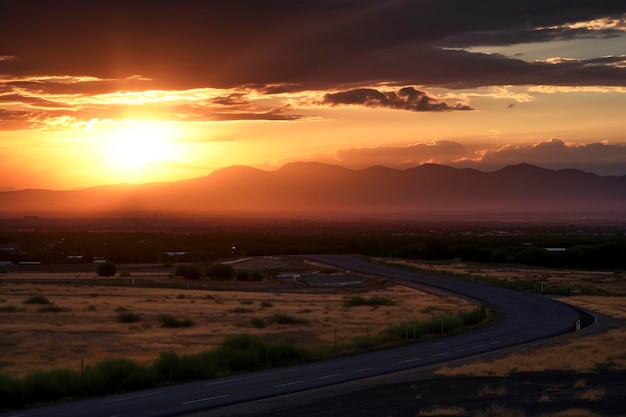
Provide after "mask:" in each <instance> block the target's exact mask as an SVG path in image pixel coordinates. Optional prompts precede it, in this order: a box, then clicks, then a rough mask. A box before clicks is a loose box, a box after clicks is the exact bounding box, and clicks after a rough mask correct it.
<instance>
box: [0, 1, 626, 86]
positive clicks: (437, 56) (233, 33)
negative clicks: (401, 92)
mask: <svg viewBox="0 0 626 417" xmlns="http://www.w3.org/2000/svg"><path fill="white" fill-rule="evenodd" d="M625 12H626V4H625V3H624V2H617V1H606V2H595V1H591V0H588V1H575V2H572V1H566V0H554V1H543V2H537V1H536V0H520V1H516V2H502V1H501V0H498V1H496V0H483V1H481V2H480V3H476V2H468V1H466V0H439V1H436V2H416V1H410V0H394V1H385V2H381V1H379V0H359V1H354V0H344V1H337V0H311V1H290V0H264V1H262V2H258V1H251V0H231V1H228V2H219V3H217V2H199V1H185V0H181V1H178V2H175V3H172V2H169V1H165V0H154V1H151V2H150V7H146V6H145V2H144V1H141V0H125V1H122V0H108V1H105V0H92V1H89V2H85V1H83V0H65V1H63V2H61V3H60V2H45V1H41V0H34V1H28V2H17V1H14V2H8V3H7V2H5V3H3V13H2V14H1V15H0V56H2V57H10V58H4V59H0V74H8V75H10V76H12V77H23V76H31V77H32V76H47V75H50V74H62V75H64V76H74V77H84V76H88V77H94V78H97V79H100V80H127V81H126V83H127V84H129V85H133V84H134V85H142V87H141V88H144V89H145V88H149V89H175V90H187V89H192V88H203V87H212V88H220V89H229V88H243V87H246V86H255V88H259V89H260V88H262V87H263V86H265V87H266V88H267V90H268V91H271V92H272V93H277V92H285V91H308V90H320V91H321V90H327V91H337V90H347V89H354V88H361V87H364V86H372V85H377V84H380V83H386V84H388V85H396V86H403V85H437V86H445V87H455V86H456V87H458V86H491V85H524V84H541V85H604V86H626V69H625V68H623V67H616V66H614V65H613V66H611V65H610V63H609V62H598V63H597V66H598V68H595V69H594V70H593V71H590V70H589V68H588V65H587V64H588V63H584V62H578V63H569V62H560V63H553V64H552V65H551V66H548V64H547V63H537V62H524V61H521V60H518V59H514V58H509V57H504V56H495V55H488V54H480V53H477V52H469V51H460V50H454V49H448V48H444V46H446V45H447V46H454V47H457V48H461V47H469V46H476V45H479V44H494V42H499V43H498V44H501V43H506V44H519V43H526V42H530V41H550V40H555V39H572V38H579V37H600V38H602V37H606V36H617V35H620V34H622V33H624V24H623V16H624V13H625ZM24 22H28V24H24ZM33 28H37V30H36V31H34V30H33ZM78 51H80V52H78ZM137 76H139V77H137ZM131 77H135V78H132V79H131ZM44 84H45V85H42V86H41V88H42V89H43V90H46V89H50V88H55V89H62V88H64V87H67V86H62V85H59V83H56V84H55V85H54V86H49V85H48V84H51V85H52V82H51V81H47V82H45V83H44ZM72 85H74V86H77V85H78V84H72ZM83 87H86V86H83V85H81V88H83ZM91 87H92V88H94V89H98V88H108V91H109V92H113V91H117V90H119V86H116V82H113V81H110V82H108V83H105V82H101V83H98V82H95V83H92V85H91Z"/></svg>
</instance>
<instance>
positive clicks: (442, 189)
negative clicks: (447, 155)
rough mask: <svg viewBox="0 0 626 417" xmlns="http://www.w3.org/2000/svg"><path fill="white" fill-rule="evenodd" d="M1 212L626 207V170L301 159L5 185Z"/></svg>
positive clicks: (346, 212) (407, 212) (335, 212)
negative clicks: (51, 187)
mask: <svg viewBox="0 0 626 417" xmlns="http://www.w3.org/2000/svg"><path fill="white" fill-rule="evenodd" d="M0 207H2V212H3V213H24V214H43V213H81V212H82V213H87V212H89V213H95V212H100V213H103V212H116V211H159V212H161V213H164V212H172V213H175V212H179V213H211V214H217V213H220V214H231V215H233V213H257V214H263V215H271V216H280V215H285V214H294V213H306V214H307V215H309V214H317V215H324V216H354V215H359V216H363V215H368V214H370V215H376V216H378V215H389V214H391V215H394V216H399V215H403V216H412V215H416V214H417V213H440V212H447V213H458V214H459V215H464V214H469V213H479V212H482V213H506V212H515V213H520V212H525V211H528V212H533V213H535V212H551V213H555V212H556V213H566V212H577V213H618V212H619V213H622V212H626V176H625V177H601V176H598V175H594V174H587V173H584V172H582V171H578V170H560V171H554V170H549V169H545V168H541V167H537V166H534V165H530V164H517V165H512V166H508V167H505V168H503V169H501V170H499V171H495V172H481V171H477V170H474V169H457V168H452V167H449V166H444V165H437V164H424V165H421V166H418V167H415V168H410V169H406V170H397V169H393V168H387V167H384V166H374V167H370V168H366V169H362V170H352V169H348V168H344V167H340V166H336V165H329V164H324V163H319V162H294V163H290V164H287V165H285V166H283V167H282V168H280V169H278V170H276V171H265V170H260V169H256V168H251V167H246V166H233V167H228V168H224V169H220V170H218V171H215V172H213V173H212V174H211V175H208V176H206V177H202V178H197V179H191V180H184V181H177V182H172V183H153V184H144V185H127V184H118V185H115V186H103V187H94V188H91V189H85V190H76V191H64V192H51V191H45V190H28V191H7V192H2V193H0Z"/></svg>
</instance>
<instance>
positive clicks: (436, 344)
mask: <svg viewBox="0 0 626 417" xmlns="http://www.w3.org/2000/svg"><path fill="white" fill-rule="evenodd" d="M441 345H443V342H439V343H433V346H441Z"/></svg>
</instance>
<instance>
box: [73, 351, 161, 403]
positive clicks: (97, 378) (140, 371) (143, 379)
mask: <svg viewBox="0 0 626 417" xmlns="http://www.w3.org/2000/svg"><path fill="white" fill-rule="evenodd" d="M156 383H157V374H156V372H155V371H154V369H153V368H152V367H151V366H146V365H142V364H139V363H137V362H135V361H132V360H130V359H123V358H109V359H104V360H102V361H100V362H98V363H96V364H95V365H93V366H87V367H86V368H85V392H86V393H87V394H89V395H102V394H105V393H114V392H119V391H130V390H135V389H143V388H150V387H152V386H154V385H155V384H156Z"/></svg>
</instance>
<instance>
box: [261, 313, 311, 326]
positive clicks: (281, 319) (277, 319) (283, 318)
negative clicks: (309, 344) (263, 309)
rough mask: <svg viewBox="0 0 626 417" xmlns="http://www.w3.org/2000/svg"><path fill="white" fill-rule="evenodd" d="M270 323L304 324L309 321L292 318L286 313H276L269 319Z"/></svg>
mask: <svg viewBox="0 0 626 417" xmlns="http://www.w3.org/2000/svg"><path fill="white" fill-rule="evenodd" d="M269 321H270V323H276V324H304V323H308V320H306V319H303V318H301V317H295V316H290V315H289V314H286V313H276V314H274V315H273V316H272V317H270V319H269Z"/></svg>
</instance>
